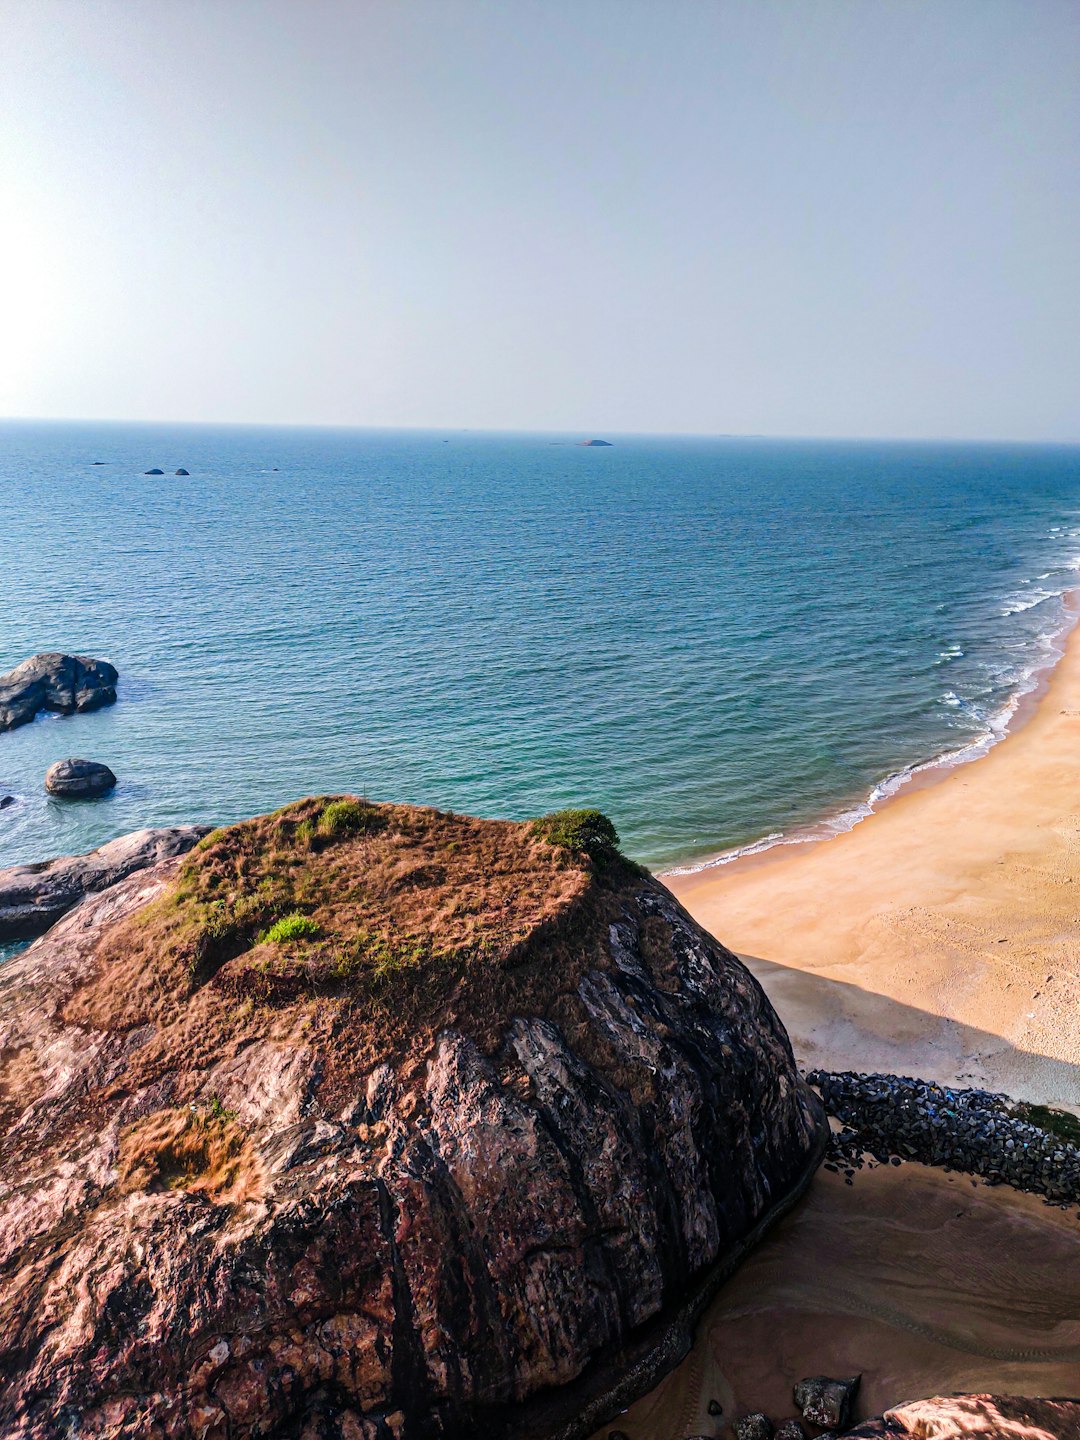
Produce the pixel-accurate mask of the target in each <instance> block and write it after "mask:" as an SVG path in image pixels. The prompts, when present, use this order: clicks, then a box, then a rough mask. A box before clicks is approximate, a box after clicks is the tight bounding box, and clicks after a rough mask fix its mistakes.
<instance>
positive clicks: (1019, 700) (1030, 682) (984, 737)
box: [662, 565, 1080, 875]
mask: <svg viewBox="0 0 1080 1440" xmlns="http://www.w3.org/2000/svg"><path fill="white" fill-rule="evenodd" d="M1077 568H1078V569H1080V565H1078V566H1077ZM1075 594H1077V591H1076V589H1075V588H1070V589H1067V590H1062V591H1059V592H1057V594H1056V595H1052V594H1048V595H1045V596H1043V597H1042V598H1041V599H1039V600H1037V601H1036V602H1035V604H1039V605H1041V604H1043V603H1044V601H1045V600H1052V599H1059V600H1064V598H1065V597H1066V596H1068V595H1075ZM1022 608H1023V609H1030V608H1034V607H1033V606H1024V607H1022ZM1006 613H1013V612H1006ZM1078 620H1080V615H1078V614H1076V613H1072V612H1070V611H1068V610H1066V611H1065V613H1064V614H1063V616H1062V617H1061V619H1060V620H1059V622H1058V624H1057V625H1056V626H1055V627H1054V628H1053V629H1052V630H1047V631H1045V632H1044V633H1043V634H1042V635H1040V636H1038V637H1036V639H1035V641H1034V645H1035V649H1036V652H1037V653H1036V655H1035V657H1034V658H1033V659H1032V661H1031V663H1030V664H1028V665H1027V666H1025V667H1024V668H1023V669H1021V670H1020V671H1019V673H1017V674H1016V675H1015V677H1014V679H1013V682H1012V689H1011V691H1010V693H1009V695H1008V697H1007V698H1006V699H1005V701H1004V703H1003V704H1002V705H1000V706H999V707H998V709H997V710H995V711H994V712H993V713H992V714H991V715H990V716H989V717H988V718H987V720H986V721H985V724H984V725H983V728H982V729H981V730H980V731H979V732H978V733H977V734H975V735H974V736H973V737H972V739H970V740H968V741H967V742H965V744H963V745H961V746H958V747H957V748H956V749H954V750H946V751H944V752H942V753H941V754H939V755H935V756H932V757H931V758H930V759H928V760H922V761H920V762H919V763H917V764H915V765H908V766H905V767H904V768H902V769H900V770H896V771H894V772H893V773H892V774H890V775H887V776H885V778H884V779H883V780H879V781H878V782H877V784H876V785H874V786H872V787H871V789H870V791H869V793H868V794H867V796H866V798H865V799H864V800H860V801H858V802H856V803H855V804H854V805H849V806H846V807H845V808H844V809H842V810H840V811H838V812H837V813H836V814H835V815H830V816H826V817H825V818H823V819H821V820H818V821H814V822H812V823H810V824H807V825H803V826H800V827H798V828H797V829H795V830H792V831H774V832H773V833H772V834H770V835H766V836H765V837H764V838H762V839H760V840H754V841H752V842H751V843H750V844H748V845H740V846H738V847H736V848H734V849H731V850H725V851H723V852H722V853H721V854H719V855H715V856H712V857H711V858H709V859H707V860H700V861H695V862H693V863H691V864H685V865H679V866H674V867H671V868H669V869H667V870H666V871H664V872H662V873H664V874H668V875H695V874H698V873H700V872H701V871H702V870H712V869H716V868H717V867H719V866H721V865H730V864H732V863H733V862H734V861H736V860H742V859H744V858H745V857H747V856H749V855H760V854H764V853H765V852H766V851H768V850H773V849H776V848H777V847H779V846H781V845H809V844H814V843H816V842H817V841H820V840H831V839H834V838H835V837H836V836H837V835H844V834H846V833H847V832H848V831H850V830H853V829H854V828H855V826H856V825H858V824H859V823H860V822H861V821H863V820H866V819H868V818H869V817H870V816H871V815H873V814H874V813H875V811H876V810H877V809H878V807H879V806H880V805H881V804H883V803H884V802H885V801H886V800H890V799H892V797H893V796H894V795H896V794H897V793H898V792H899V791H900V790H902V789H903V788H904V787H905V786H906V785H909V784H910V783H911V782H912V781H913V780H915V779H916V778H917V777H918V776H920V775H925V774H928V773H930V772H932V771H948V770H953V769H955V768H956V767H957V766H958V765H967V764H970V763H971V761H973V760H980V759H981V758H982V757H983V756H984V755H986V754H987V753H988V752H989V751H990V750H992V749H993V747H994V746H995V745H997V744H998V743H999V742H1000V741H1002V740H1004V739H1005V737H1006V736H1007V735H1008V733H1009V729H1010V727H1011V725H1012V722H1013V720H1014V719H1015V717H1016V714H1017V712H1018V711H1019V709H1020V707H1021V705H1022V704H1023V701H1024V700H1025V699H1026V697H1027V696H1028V695H1030V694H1031V693H1032V691H1034V690H1035V689H1036V688H1037V687H1038V685H1039V683H1040V681H1041V680H1042V679H1043V678H1044V677H1045V676H1046V675H1047V674H1048V673H1049V672H1050V671H1051V670H1052V669H1053V667H1054V666H1055V665H1056V664H1057V662H1058V661H1059V660H1060V659H1061V657H1062V655H1063V654H1064V653H1065V649H1064V645H1065V639H1066V636H1067V635H1068V633H1069V631H1070V630H1071V629H1072V628H1073V625H1074V624H1076V623H1077V621H1078ZM1024 648H1025V649H1028V647H1027V646H1025V647H1024ZM949 697H952V698H949ZM941 698H942V700H943V701H944V703H945V704H947V705H950V706H952V707H953V708H956V707H961V708H965V709H967V710H968V712H969V713H972V714H975V713H977V712H976V711H975V709H974V707H973V706H971V705H970V704H967V705H965V702H964V701H962V700H961V699H960V698H959V697H958V696H956V695H955V694H954V692H953V691H946V692H945V693H944V694H943V695H942V697H941Z"/></svg>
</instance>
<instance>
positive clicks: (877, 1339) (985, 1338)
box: [597, 1165, 1080, 1440]
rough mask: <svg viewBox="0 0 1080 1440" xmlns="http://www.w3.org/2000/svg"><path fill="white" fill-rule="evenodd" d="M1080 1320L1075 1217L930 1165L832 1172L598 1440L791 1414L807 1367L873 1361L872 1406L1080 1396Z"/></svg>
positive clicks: (859, 1369) (867, 1367) (716, 1427)
mask: <svg viewBox="0 0 1080 1440" xmlns="http://www.w3.org/2000/svg"><path fill="white" fill-rule="evenodd" d="M1077 1317H1080V1227H1078V1226H1077V1223H1076V1219H1075V1214H1074V1213H1063V1212H1062V1211H1060V1210H1057V1209H1054V1208H1052V1207H1050V1206H1047V1205H1045V1204H1043V1202H1042V1201H1041V1200H1039V1199H1037V1198H1036V1197H1034V1196H1032V1195H1021V1194H1018V1193H1017V1192H1016V1191H1014V1190H1009V1189H1007V1188H997V1189H993V1188H988V1187H986V1186H985V1185H983V1184H978V1185H974V1184H973V1182H972V1181H971V1180H970V1179H969V1178H968V1177H967V1176H965V1175H955V1174H953V1175H947V1174H945V1173H944V1172H943V1171H940V1170H932V1169H927V1168H925V1167H924V1166H921V1165H903V1166H901V1167H900V1168H899V1169H894V1168H893V1167H892V1166H884V1167H881V1168H878V1169H875V1170H873V1171H869V1172H867V1171H863V1172H861V1173H859V1174H858V1175H857V1176H856V1178H855V1182H854V1185H850V1186H849V1185H845V1184H844V1181H843V1178H842V1177H841V1176H838V1175H831V1174H829V1173H828V1172H826V1171H821V1172H819V1174H818V1176H817V1177H816V1179H815V1180H814V1183H813V1185H812V1186H811V1188H810V1191H809V1193H808V1194H807V1196H806V1198H805V1200H803V1201H802V1203H801V1204H800V1205H798V1206H797V1207H796V1209H795V1210H794V1211H793V1212H792V1213H791V1214H790V1215H789V1216H787V1217H786V1218H785V1219H784V1220H782V1221H781V1222H780V1224H779V1225H778V1226H777V1227H776V1229H775V1230H774V1231H773V1232H772V1233H771V1234H770V1235H769V1236H767V1237H766V1239H765V1240H764V1241H763V1243H762V1244H761V1245H760V1246H759V1247H758V1249H757V1250H755V1251H754V1253H753V1254H752V1255H751V1256H750V1258H749V1259H748V1260H747V1261H746V1263H745V1264H744V1265H743V1267H742V1268H741V1269H740V1270H739V1272H738V1273H737V1274H736V1275H735V1276H734V1277H733V1278H732V1279H731V1281H729V1283H728V1284H727V1285H725V1286H724V1288H723V1290H722V1291H721V1292H720V1294H719V1295H718V1296H717V1298H716V1300H715V1301H714V1302H713V1304H712V1306H711V1308H710V1309H709V1311H708V1312H707V1313H706V1315H705V1317H704V1318H703V1320H702V1322H701V1325H700V1326H699V1328H698V1334H697V1339H696V1342H695V1344H694V1348H693V1350H692V1351H691V1353H690V1354H689V1356H688V1357H687V1358H686V1360H685V1361H684V1362H683V1363H682V1364H681V1365H680V1366H679V1367H678V1368H677V1369H676V1370H674V1371H673V1372H672V1373H671V1374H670V1375H669V1376H668V1377H667V1378H666V1379H665V1380H663V1381H662V1382H661V1383H660V1384H659V1385H658V1386H657V1387H656V1389H655V1390H653V1391H652V1392H651V1393H650V1394H649V1395H647V1396H645V1397H644V1398H643V1399H642V1400H640V1401H638V1402H637V1404H635V1405H634V1406H632V1407H631V1408H630V1409H629V1410H628V1411H626V1412H625V1413H624V1414H623V1415H620V1416H619V1417H618V1419H616V1420H613V1421H611V1422H610V1423H609V1424H608V1425H606V1426H605V1427H604V1428H603V1430H602V1431H600V1432H598V1436H597V1440H602V1437H606V1436H607V1435H608V1434H610V1432H611V1431H613V1430H614V1431H621V1432H622V1433H623V1434H624V1435H625V1436H627V1437H628V1440H672V1437H682V1436H691V1435H714V1434H719V1433H720V1432H721V1429H722V1428H723V1427H724V1426H725V1425H727V1424H728V1423H730V1421H731V1420H733V1419H735V1418H736V1417H737V1416H739V1415H745V1414H748V1413H750V1412H752V1411H754V1410H763V1411H764V1412H765V1413H766V1414H768V1415H769V1416H771V1417H772V1418H773V1419H774V1420H777V1421H779V1420H781V1419H784V1418H785V1417H788V1416H791V1415H793V1414H794V1406H793V1404H792V1397H791V1387H792V1384H793V1383H794V1382H795V1381H797V1380H799V1379H801V1378H802V1377H803V1376H805V1375H816V1374H825V1375H852V1374H859V1373H861V1374H862V1377H863V1380H862V1389H861V1393H860V1396H859V1400H858V1413H859V1414H860V1415H874V1414H879V1413H880V1412H881V1411H882V1410H883V1409H886V1408H887V1407H889V1406H891V1405H896V1404H900V1403H902V1402H903V1401H905V1400H912V1399H919V1398H922V1397H925V1396H930V1395H948V1394H951V1393H954V1392H960V1393H962V1392H972V1391H976V1392H977V1391H990V1392H996V1393H998V1394H1008V1393H1013V1394H1024V1395H1075V1394H1076V1392H1077V1375H1078V1374H1080V1319H1078V1318H1077ZM710 1401H714V1402H716V1403H718V1404H719V1405H721V1406H722V1407H723V1415H722V1416H721V1417H714V1416H712V1415H710V1414H709V1402H710Z"/></svg>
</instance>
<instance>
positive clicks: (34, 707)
mask: <svg viewBox="0 0 1080 1440" xmlns="http://www.w3.org/2000/svg"><path fill="white" fill-rule="evenodd" d="M118 679H119V676H118V675H117V673H116V670H115V668H114V667H113V666H112V665H110V664H109V662H108V661H107V660H90V659H88V658H87V657H86V656H85V655H61V654H60V653H59V651H53V652H50V653H48V654H43V655H35V656H33V657H32V658H31V659H30V660H24V661H23V663H22V664H21V665H16V667H15V669H14V670H9V671H8V672H7V674H6V675H0V730H14V728H15V726H16V725H26V724H27V723H28V722H29V721H31V720H33V718H34V716H35V715H37V714H38V712H39V711H41V710H56V711H59V712H60V714H62V715H72V714H74V713H75V711H77V710H100V708H101V707H102V706H103V705H111V704H112V703H113V701H114V700H115V699H116V682H117V680H118Z"/></svg>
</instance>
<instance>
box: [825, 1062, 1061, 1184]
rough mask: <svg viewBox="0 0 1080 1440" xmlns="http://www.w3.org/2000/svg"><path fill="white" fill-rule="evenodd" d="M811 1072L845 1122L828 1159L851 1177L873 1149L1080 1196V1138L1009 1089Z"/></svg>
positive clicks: (829, 1107)
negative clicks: (1033, 1115)
mask: <svg viewBox="0 0 1080 1440" xmlns="http://www.w3.org/2000/svg"><path fill="white" fill-rule="evenodd" d="M806 1078H807V1080H808V1081H809V1082H810V1084H811V1085H813V1086H814V1088H815V1089H816V1090H818V1091H819V1093H820V1095H821V1098H822V1101H823V1102H824V1105H825V1109H826V1111H827V1112H828V1114H829V1115H830V1116H832V1117H834V1118H835V1119H836V1120H838V1121H839V1122H840V1124H841V1127H842V1128H841V1129H840V1130H839V1131H837V1132H835V1133H834V1135H833V1139H832V1144H831V1147H830V1153H829V1156H828V1158H827V1160H826V1164H827V1165H828V1166H829V1168H831V1169H840V1170H843V1171H844V1173H845V1175H846V1177H847V1178H848V1179H850V1178H851V1176H852V1175H853V1174H854V1172H855V1170H857V1169H860V1168H861V1167H862V1165H863V1164H864V1163H865V1159H866V1157H867V1156H868V1155H869V1156H872V1157H873V1158H874V1159H875V1160H876V1161H878V1162H879V1163H880V1164H885V1163H887V1162H889V1161H891V1162H892V1163H893V1164H899V1163H900V1161H901V1160H918V1161H920V1162H921V1163H922V1164H924V1165H938V1166H943V1167H944V1168H945V1169H948V1170H962V1171H965V1172H966V1173H968V1174H970V1175H979V1176H982V1177H983V1178H984V1179H986V1180H988V1181H990V1182H991V1183H995V1184H1006V1185H1011V1186H1013V1188H1014V1189H1016V1190H1028V1191H1031V1192H1032V1193H1034V1194H1036V1195H1043V1196H1045V1197H1046V1198H1047V1199H1048V1200H1051V1201H1053V1202H1055V1203H1056V1204H1059V1205H1068V1204H1073V1203H1080V1146H1078V1145H1076V1144H1073V1143H1071V1142H1070V1141H1068V1140H1066V1139H1063V1138H1062V1137H1061V1136H1059V1135H1055V1134H1053V1133H1051V1132H1050V1131H1049V1130H1046V1129H1043V1128H1042V1127H1041V1126H1040V1125H1035V1124H1032V1123H1031V1121H1030V1120H1029V1119H1025V1118H1024V1108H1025V1107H1023V1106H1018V1105H1017V1103H1016V1102H1015V1101H1013V1100H1010V1099H1009V1097H1008V1096H1006V1095H995V1094H992V1093H991V1092H989V1091H987V1090H952V1089H949V1088H948V1087H947V1086H944V1085H934V1084H931V1083H930V1082H929V1081H927V1080H915V1079H912V1078H911V1077H910V1076H906V1075H859V1074H855V1073H853V1072H850V1071H845V1072H841V1073H837V1072H829V1071H826V1070H812V1071H810V1072H809V1073H808V1074H807V1076H806ZM1067 1118H1068V1117H1066V1116H1061V1119H1063V1120H1067Z"/></svg>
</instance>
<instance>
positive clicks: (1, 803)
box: [0, 795, 15, 810]
mask: <svg viewBox="0 0 1080 1440" xmlns="http://www.w3.org/2000/svg"><path fill="white" fill-rule="evenodd" d="M14 804H15V796H14V795H0V810H6V809H7V808H8V806H9V805H14Z"/></svg>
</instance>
